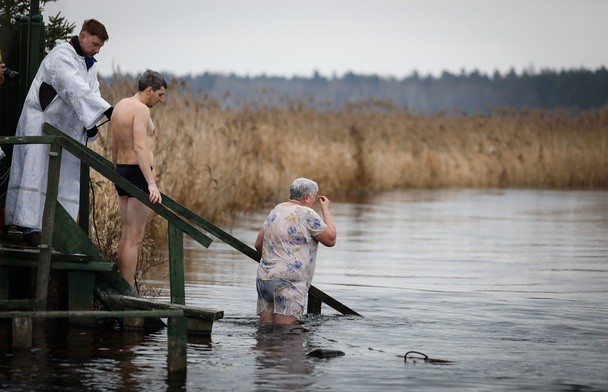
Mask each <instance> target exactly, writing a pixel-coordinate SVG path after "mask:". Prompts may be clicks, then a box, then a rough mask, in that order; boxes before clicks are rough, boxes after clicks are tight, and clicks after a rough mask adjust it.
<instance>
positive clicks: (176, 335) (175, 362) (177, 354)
mask: <svg viewBox="0 0 608 392" xmlns="http://www.w3.org/2000/svg"><path fill="white" fill-rule="evenodd" d="M168 322H169V325H168V326H167V340H168V350H169V355H168V356H167V368H168V370H169V375H170V376H171V377H175V376H178V377H179V376H180V375H183V376H184V377H185V375H186V370H187V366H188V364H187V349H188V344H187V343H188V342H187V335H186V334H187V332H186V317H183V316H182V317H169V319H168Z"/></svg>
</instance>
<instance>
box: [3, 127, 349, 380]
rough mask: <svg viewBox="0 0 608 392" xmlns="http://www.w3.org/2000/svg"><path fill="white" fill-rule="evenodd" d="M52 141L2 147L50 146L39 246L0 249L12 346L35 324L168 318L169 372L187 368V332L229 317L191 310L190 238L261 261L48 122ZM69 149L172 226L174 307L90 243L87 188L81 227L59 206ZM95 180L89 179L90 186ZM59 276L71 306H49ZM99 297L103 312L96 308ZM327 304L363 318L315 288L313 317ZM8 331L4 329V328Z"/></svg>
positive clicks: (27, 337) (131, 323) (141, 323)
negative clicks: (134, 282)
mask: <svg viewBox="0 0 608 392" xmlns="http://www.w3.org/2000/svg"><path fill="white" fill-rule="evenodd" d="M44 132H45V133H46V134H47V135H45V136H30V137H14V136H13V137H0V145H10V144H27V143H43V144H49V145H50V151H49V168H48V169H49V170H48V183H47V197H46V203H45V206H44V214H43V224H42V231H41V244H40V246H39V247H38V248H37V249H32V248H29V249H24V248H21V247H15V246H9V245H7V244H4V245H2V244H0V321H1V319H9V320H11V328H12V343H13V346H16V347H29V346H31V344H32V338H31V336H32V328H33V326H34V320H38V319H48V318H68V319H69V322H70V323H71V324H78V325H90V324H92V323H93V321H94V320H95V319H99V318H120V319H123V320H124V324H125V325H126V326H128V327H139V328H143V327H145V326H146V325H156V326H158V325H164V324H163V323H162V321H161V318H168V325H167V336H168V370H169V372H170V373H177V372H185V371H186V348H187V334H188V333H205V334H209V333H211V330H212V326H213V322H214V321H216V320H219V319H221V318H222V317H223V311H217V310H209V309H201V308H195V307H191V306H187V305H186V303H185V279H184V260H183V253H184V252H183V234H184V233H186V234H187V235H189V236H190V237H191V238H192V239H194V240H195V241H197V242H198V243H199V244H201V245H203V246H204V247H206V248H207V247H209V245H210V244H211V242H212V239H211V238H210V236H209V235H212V236H214V237H216V238H217V239H219V240H221V241H223V242H225V243H226V244H228V245H230V246H231V247H233V248H234V249H236V250H237V251H239V252H241V253H243V254H244V255H245V256H247V257H249V258H251V259H253V260H255V261H259V258H258V255H257V252H256V251H255V250H254V249H253V248H251V247H250V246H248V245H246V244H244V243H243V242H241V241H239V240H238V239H237V238H235V237H233V236H231V235H230V234H228V233H227V232H225V231H223V230H222V229H220V228H219V227H217V226H215V225H214V224H212V223H211V222H209V221H207V220H205V219H203V218H201V217H200V216H198V215H196V214H195V213H193V212H192V211H190V210H188V209H187V208H186V207H184V206H182V205H180V204H179V203H177V202H176V201H174V200H172V199H171V198H170V197H169V196H167V195H164V194H163V195H162V204H151V203H150V202H149V201H148V195H147V194H146V193H145V192H143V191H142V190H140V189H139V188H138V187H137V186H135V185H133V184H131V183H130V182H129V181H128V180H126V179H124V178H123V177H122V176H120V175H119V174H117V173H116V171H115V170H114V167H113V165H112V164H111V162H110V161H108V160H107V159H105V158H104V157H102V156H101V155H99V154H97V153H96V152H94V151H92V150H90V149H89V148H87V147H86V146H84V145H82V144H80V143H78V142H76V141H75V140H74V139H72V138H70V137H69V136H67V135H65V134H64V133H62V132H61V131H59V130H57V129H56V128H54V127H52V126H50V125H49V124H46V125H45V127H44ZM64 150H65V151H68V152H69V153H71V154H72V155H74V156H76V157H77V158H79V159H80V160H81V162H82V163H83V173H86V174H87V178H88V171H89V168H91V169H94V170H96V171H97V172H99V173H100V174H101V175H103V176H105V177H106V178H108V179H109V180H110V181H112V182H113V183H115V184H117V185H118V186H120V187H121V188H123V189H125V190H126V191H127V192H129V193H130V194H131V195H133V197H136V198H137V199H138V200H140V201H141V202H143V203H144V204H146V205H147V206H148V207H149V208H150V209H152V210H153V211H154V212H156V213H157V214H158V215H159V216H161V217H162V218H164V219H166V220H167V222H168V235H167V238H168V248H169V277H170V303H159V302H155V301H151V300H147V299H144V298H140V297H138V296H137V294H136V293H135V292H134V291H133V289H132V288H131V287H130V286H129V285H128V283H127V282H126V281H125V280H124V279H123V278H122V276H121V275H120V274H119V273H118V271H117V269H116V265H115V264H114V263H111V262H109V261H108V260H106V259H105V257H104V256H103V255H102V254H101V252H100V251H99V249H97V247H96V246H95V245H94V244H93V242H92V241H91V240H90V238H89V236H88V234H87V232H88V220H87V217H88V208H89V205H88V191H87V192H86V195H87V197H86V198H82V201H81V213H80V216H81V217H84V219H82V220H83V221H81V222H80V225H79V224H78V223H77V222H75V221H74V220H73V219H72V218H71V217H70V216H69V215H68V214H67V212H66V211H65V210H64V209H63V207H62V206H61V204H60V203H59V202H58V201H57V193H58V183H59V173H60V167H61V165H60V163H61V155H62V153H63V151H64ZM87 182H88V181H83V185H84V186H86V184H87ZM24 268H26V269H35V270H36V278H35V295H33V297H32V298H12V297H11V295H10V292H11V285H14V284H15V283H17V284H23V283H24V282H14V281H13V279H12V277H13V275H14V274H17V273H18V271H19V270H22V269H24ZM52 272H61V273H63V274H64V275H67V282H68V284H67V286H68V294H67V297H68V298H67V306H66V307H67V309H54V310H50V309H49V306H48V305H49V297H48V293H49V281H50V276H51V273H52ZM95 299H97V301H99V302H100V303H101V304H102V305H103V308H105V309H108V310H95V309H94V300H95ZM323 303H325V304H327V305H328V306H330V307H332V308H333V309H335V310H337V311H339V312H340V313H342V314H351V315H359V314H358V313H357V312H355V311H354V310H352V309H350V308H349V307H347V306H346V305H344V304H342V303H341V302H339V301H337V300H336V299H334V298H332V297H331V296H329V295H327V294H326V293H324V292H322V291H321V290H319V289H317V288H316V287H314V286H311V288H310V290H309V297H308V309H307V310H308V313H316V314H318V313H320V312H321V307H322V304H323ZM0 326H1V324H0Z"/></svg>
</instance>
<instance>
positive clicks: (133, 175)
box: [114, 164, 150, 197]
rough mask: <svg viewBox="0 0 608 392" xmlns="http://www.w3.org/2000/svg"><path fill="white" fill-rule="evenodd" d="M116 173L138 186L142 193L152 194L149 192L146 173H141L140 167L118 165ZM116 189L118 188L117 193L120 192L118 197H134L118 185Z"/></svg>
mask: <svg viewBox="0 0 608 392" xmlns="http://www.w3.org/2000/svg"><path fill="white" fill-rule="evenodd" d="M116 173H118V174H120V175H121V176H123V177H124V178H126V179H127V180H129V181H131V182H132V183H133V185H135V186H137V187H138V188H139V189H141V190H142V191H144V192H146V193H147V194H150V192H149V191H148V182H147V181H146V177H144V173H142V172H141V169H140V168H139V165H120V164H118V165H116ZM114 187H115V188H116V192H118V196H128V197H133V195H130V194H129V193H127V192H126V191H125V190H124V189H122V188H121V187H119V186H118V185H116V184H114Z"/></svg>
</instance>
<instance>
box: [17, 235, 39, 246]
mask: <svg viewBox="0 0 608 392" xmlns="http://www.w3.org/2000/svg"><path fill="white" fill-rule="evenodd" d="M21 245H24V246H31V247H34V248H36V247H38V246H39V245H40V232H39V231H32V232H31V233H27V234H24V235H23V237H22V238H21Z"/></svg>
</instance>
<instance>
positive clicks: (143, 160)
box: [133, 105, 161, 203]
mask: <svg viewBox="0 0 608 392" xmlns="http://www.w3.org/2000/svg"><path fill="white" fill-rule="evenodd" d="M149 123H150V108H148V107H147V106H144V105H142V106H140V107H138V108H137V109H136V112H135V116H134V118H133V150H134V151H135V156H136V157H137V163H138V164H139V168H140V170H141V172H142V173H143V175H144V178H145V179H146V182H147V183H148V191H149V192H150V202H151V203H160V202H161V196H160V191H159V190H158V188H157V186H156V181H155V180H154V173H152V162H151V160H150V158H151V156H152V152H151V151H150V150H149V149H148V143H147V140H148V124H149Z"/></svg>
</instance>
